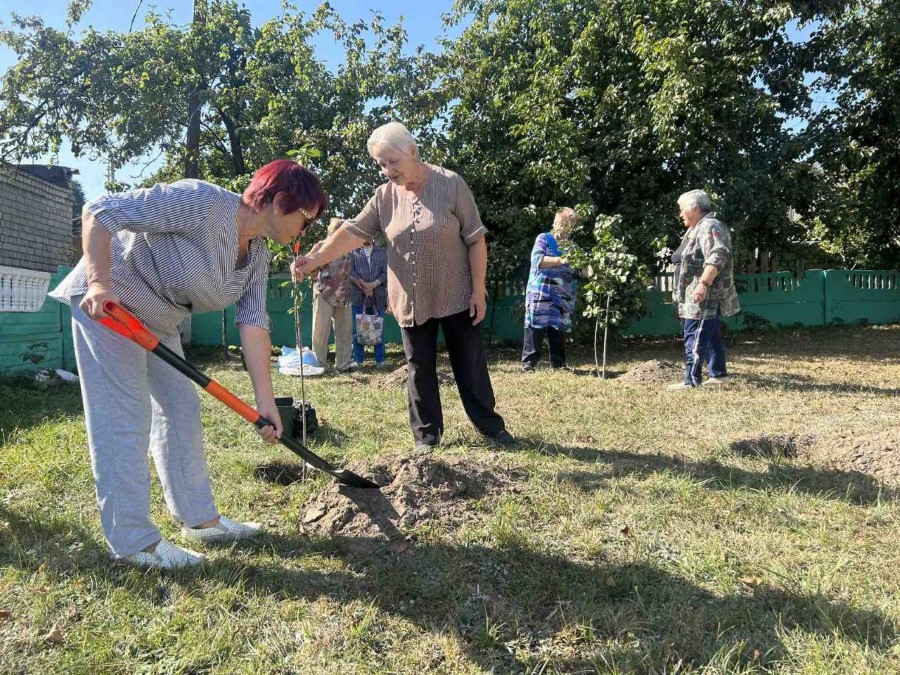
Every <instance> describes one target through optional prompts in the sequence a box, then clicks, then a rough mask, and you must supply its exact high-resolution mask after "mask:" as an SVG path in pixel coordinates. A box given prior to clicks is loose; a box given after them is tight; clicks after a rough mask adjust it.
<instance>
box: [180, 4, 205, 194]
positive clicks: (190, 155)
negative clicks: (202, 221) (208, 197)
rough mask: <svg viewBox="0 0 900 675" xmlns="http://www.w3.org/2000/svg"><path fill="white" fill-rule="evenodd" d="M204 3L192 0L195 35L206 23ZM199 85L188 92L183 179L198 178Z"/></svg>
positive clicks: (195, 65)
mask: <svg viewBox="0 0 900 675" xmlns="http://www.w3.org/2000/svg"><path fill="white" fill-rule="evenodd" d="M205 17H206V1H205V0H194V20H193V22H192V24H191V26H192V32H194V33H197V32H198V31H199V29H200V28H201V27H202V26H203V25H204V23H205V21H206V18H205ZM197 62H198V59H197V55H196V54H195V55H194V71H195V75H196V76H197V77H198V78H199V76H200V74H199V72H197V71H198V70H199V68H198V67H197V65H198V63H197ZM201 86H202V85H201V83H200V82H199V80H198V82H197V84H196V86H195V87H194V88H192V89H191V91H189V92H188V100H187V114H188V118H187V138H186V139H185V154H184V177H185V178H199V177H200V88H201Z"/></svg>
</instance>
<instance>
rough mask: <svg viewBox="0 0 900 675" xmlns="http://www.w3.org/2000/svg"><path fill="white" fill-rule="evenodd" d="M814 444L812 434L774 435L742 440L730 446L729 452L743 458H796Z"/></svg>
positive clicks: (814, 439) (814, 440) (814, 438)
mask: <svg viewBox="0 0 900 675" xmlns="http://www.w3.org/2000/svg"><path fill="white" fill-rule="evenodd" d="M815 442H816V437H815V436H813V435H812V434H799V435H798V434H775V435H763V436H751V437H749V438H742V439H741V440H739V441H735V442H734V443H732V444H731V451H732V452H733V453H735V454H738V455H742V456H744V457H768V458H775V457H797V456H798V455H800V454H801V453H806V452H807V451H808V450H809V449H810V448H811V447H812V445H813V444H814V443H815Z"/></svg>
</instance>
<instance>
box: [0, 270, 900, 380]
mask: <svg viewBox="0 0 900 675" xmlns="http://www.w3.org/2000/svg"><path fill="white" fill-rule="evenodd" d="M68 271H69V270H68V268H63V267H61V268H59V270H58V271H57V272H56V273H55V274H54V275H53V276H52V278H51V281H50V288H54V287H55V286H56V284H58V283H59V282H60V280H61V279H62V278H63V277H64V276H65V275H66V273H67V272H68ZM736 283H737V285H738V292H739V294H740V298H741V308H742V311H741V314H739V315H738V316H736V317H730V318H728V319H726V322H725V323H726V325H728V327H729V328H732V329H735V330H740V329H743V328H746V327H748V326H749V325H758V324H759V322H760V321H768V322H770V323H771V324H774V325H777V326H833V325H840V324H860V323H872V324H876V323H897V322H900V272H897V271H891V270H809V271H807V272H806V274H805V275H803V276H801V277H798V276H797V275H795V274H793V273H791V272H773V273H769V274H753V275H737V276H736ZM671 284H672V278H671V275H662V276H660V277H659V278H658V279H657V280H656V284H655V286H654V287H653V288H652V289H649V290H648V291H647V292H646V299H647V307H648V310H649V311H648V313H647V314H646V315H644V316H642V317H640V318H638V319H636V320H634V321H632V322H631V323H630V324H629V325H628V326H627V328H626V329H625V331H624V333H625V335H629V336H638V335H644V336H666V335H678V334H680V333H681V324H680V323H679V321H678V318H677V317H676V316H675V307H674V305H673V304H672V302H671ZM303 289H304V291H305V292H304V294H303V302H302V305H301V310H300V319H301V327H302V335H303V341H304V344H306V345H308V344H309V343H310V332H311V325H312V292H311V291H310V289H309V286H308V284H307V285H304V287H303ZM524 305H525V301H524V288H523V286H522V284H521V283H516V284H510V285H508V286H507V287H506V288H504V289H503V290H502V292H500V293H497V294H495V297H493V298H491V300H490V301H489V302H488V307H487V316H486V317H485V322H484V327H485V332H486V333H487V334H488V335H489V336H490V337H492V338H493V339H495V340H500V341H519V340H521V339H522V321H523V317H524V309H525V308H524ZM267 307H268V311H269V316H270V318H271V320H272V343H273V344H274V345H276V346H282V345H293V344H294V342H295V340H294V317H293V315H292V314H291V313H290V312H289V310H290V309H291V308H292V307H293V300H292V298H291V284H290V283H289V280H288V278H287V277H286V276H285V275H276V276H273V277H272V279H270V280H269V289H268V300H267ZM223 319H224V321H225V327H226V331H227V339H228V344H230V345H237V344H239V343H240V337H239V335H238V331H237V327H236V326H235V325H234V307H229V308H228V309H226V310H225V311H224V312H209V313H205V314H195V315H194V316H193V319H192V320H193V325H192V339H193V341H194V342H195V343H197V344H204V345H220V344H222V325H223V323H222V322H223ZM385 337H386V339H387V341H388V342H394V343H398V342H400V329H399V327H398V326H397V322H396V321H395V320H394V318H393V317H392V316H390V315H388V316H387V317H385ZM35 367H42V368H65V369H67V370H74V369H75V357H74V350H73V348H72V330H71V314H70V312H69V308H68V306H66V305H63V304H61V303H58V302H56V301H55V300H51V299H49V298H48V299H47V301H46V302H44V305H43V307H42V308H41V309H40V311H38V312H4V313H0V375H11V374H15V373H17V372H22V371H27V370H31V369H34V368H35Z"/></svg>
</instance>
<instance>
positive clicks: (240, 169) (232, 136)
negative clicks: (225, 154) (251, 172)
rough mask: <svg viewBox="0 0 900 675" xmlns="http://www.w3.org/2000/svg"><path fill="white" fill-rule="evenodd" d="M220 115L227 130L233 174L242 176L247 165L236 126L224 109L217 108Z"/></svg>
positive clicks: (245, 171)
mask: <svg viewBox="0 0 900 675" xmlns="http://www.w3.org/2000/svg"><path fill="white" fill-rule="evenodd" d="M219 115H220V116H221V117H222V123H223V124H224V125H225V130H226V131H227V132H228V143H229V145H230V146H231V164H232V166H233V167H234V175H235V176H243V175H244V174H245V173H247V166H246V164H244V149H243V148H242V147H241V137H240V136H239V135H238V131H237V127H236V126H235V124H234V120H232V119H231V118H230V117H229V116H228V115H226V114H225V112H224V111H222V110H219Z"/></svg>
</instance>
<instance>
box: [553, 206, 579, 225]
mask: <svg viewBox="0 0 900 675" xmlns="http://www.w3.org/2000/svg"><path fill="white" fill-rule="evenodd" d="M577 222H578V214H577V213H575V210H574V209H570V208H569V207H568V206H565V207H563V208H561V209H560V210H559V211H557V212H556V215H555V216H553V226H554V227H558V226H559V225H561V224H562V223H566V224H568V225H575V223H577Z"/></svg>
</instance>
